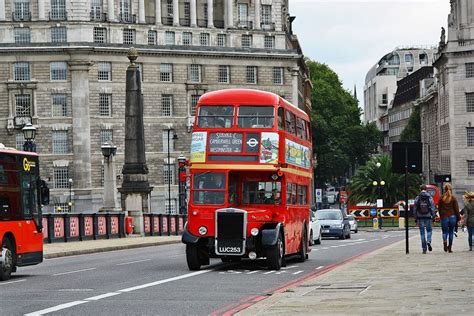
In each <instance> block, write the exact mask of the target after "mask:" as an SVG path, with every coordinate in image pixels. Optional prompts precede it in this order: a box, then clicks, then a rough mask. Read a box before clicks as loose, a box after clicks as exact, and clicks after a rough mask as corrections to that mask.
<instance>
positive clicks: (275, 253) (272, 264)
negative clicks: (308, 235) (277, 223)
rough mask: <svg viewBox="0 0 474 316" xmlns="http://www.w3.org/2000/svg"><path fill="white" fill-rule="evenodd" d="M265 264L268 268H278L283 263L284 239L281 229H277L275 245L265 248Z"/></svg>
mask: <svg viewBox="0 0 474 316" xmlns="http://www.w3.org/2000/svg"><path fill="white" fill-rule="evenodd" d="M266 253H267V264H268V268H269V269H270V270H280V268H281V267H284V266H286V264H285V239H284V234H283V231H282V230H279V231H278V234H277V238H276V242H275V245H273V246H270V247H268V248H267V251H266Z"/></svg>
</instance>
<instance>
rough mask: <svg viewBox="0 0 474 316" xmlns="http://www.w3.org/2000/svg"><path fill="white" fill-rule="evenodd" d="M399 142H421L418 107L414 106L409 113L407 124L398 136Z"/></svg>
mask: <svg viewBox="0 0 474 316" xmlns="http://www.w3.org/2000/svg"><path fill="white" fill-rule="evenodd" d="M400 141H401V142H419V141H421V119H420V107H419V106H414V107H413V112H411V115H410V119H409V120H408V124H407V126H406V127H405V129H404V130H403V132H402V134H401V135H400Z"/></svg>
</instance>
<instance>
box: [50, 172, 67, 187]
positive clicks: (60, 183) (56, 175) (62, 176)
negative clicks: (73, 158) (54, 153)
mask: <svg viewBox="0 0 474 316" xmlns="http://www.w3.org/2000/svg"><path fill="white" fill-rule="evenodd" d="M53 179H54V188H55V189H67V188H69V170H68V167H54V168H53Z"/></svg>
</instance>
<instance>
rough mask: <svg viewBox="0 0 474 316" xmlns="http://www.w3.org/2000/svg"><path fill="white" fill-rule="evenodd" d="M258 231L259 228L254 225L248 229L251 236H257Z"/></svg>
mask: <svg viewBox="0 0 474 316" xmlns="http://www.w3.org/2000/svg"><path fill="white" fill-rule="evenodd" d="M258 233H259V230H258V228H257V227H254V228H252V229H251V230H250V234H251V235H252V236H257V235H258Z"/></svg>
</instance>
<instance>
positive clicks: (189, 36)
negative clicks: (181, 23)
mask: <svg viewBox="0 0 474 316" xmlns="http://www.w3.org/2000/svg"><path fill="white" fill-rule="evenodd" d="M183 45H186V46H189V45H193V33H191V32H183Z"/></svg>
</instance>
